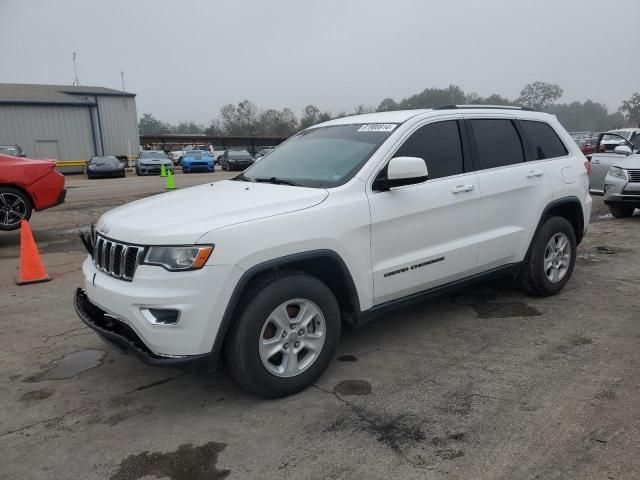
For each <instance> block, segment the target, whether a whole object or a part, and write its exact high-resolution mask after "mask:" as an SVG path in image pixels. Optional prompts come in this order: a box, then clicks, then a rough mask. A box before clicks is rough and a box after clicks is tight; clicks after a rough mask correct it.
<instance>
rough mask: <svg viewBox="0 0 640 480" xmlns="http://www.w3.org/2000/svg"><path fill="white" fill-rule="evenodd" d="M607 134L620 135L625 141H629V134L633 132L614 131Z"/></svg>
mask: <svg viewBox="0 0 640 480" xmlns="http://www.w3.org/2000/svg"><path fill="white" fill-rule="evenodd" d="M608 133H615V134H616V135H620V136H621V137H624V138H625V139H626V140H629V137H631V134H632V133H633V132H627V131H625V130H614V131H613V132H608Z"/></svg>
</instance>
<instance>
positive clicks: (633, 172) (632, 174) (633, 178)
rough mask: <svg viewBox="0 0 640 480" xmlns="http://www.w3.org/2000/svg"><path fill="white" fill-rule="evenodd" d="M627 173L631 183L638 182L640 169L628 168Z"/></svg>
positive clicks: (639, 180)
mask: <svg viewBox="0 0 640 480" xmlns="http://www.w3.org/2000/svg"><path fill="white" fill-rule="evenodd" d="M627 173H628V174H629V181H630V182H631V183H640V169H630V170H627Z"/></svg>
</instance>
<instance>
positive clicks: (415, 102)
mask: <svg viewBox="0 0 640 480" xmlns="http://www.w3.org/2000/svg"><path fill="white" fill-rule="evenodd" d="M465 102H466V97H465V94H464V92H463V91H462V89H461V88H460V87H458V86H457V85H449V86H448V87H447V88H425V89H424V90H423V91H422V92H420V93H418V94H416V95H412V96H410V97H409V98H405V99H403V100H402V101H401V102H399V103H398V107H399V108H400V109H411V108H433V107H437V106H439V105H451V104H453V105H457V104H463V103H465Z"/></svg>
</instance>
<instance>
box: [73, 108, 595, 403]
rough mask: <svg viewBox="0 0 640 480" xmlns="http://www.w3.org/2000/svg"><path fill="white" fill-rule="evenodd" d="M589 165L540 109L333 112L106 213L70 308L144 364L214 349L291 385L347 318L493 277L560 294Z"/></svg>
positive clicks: (194, 360) (236, 364) (300, 383)
mask: <svg viewBox="0 0 640 480" xmlns="http://www.w3.org/2000/svg"><path fill="white" fill-rule="evenodd" d="M587 166H588V163H587V162H586V159H585V158H584V155H582V153H581V152H580V149H579V148H578V147H577V145H576V144H575V142H573V141H572V140H571V137H570V136H569V135H568V134H567V132H566V131H565V130H564V129H563V127H562V126H561V125H560V123H559V122H558V120H557V119H556V118H555V116H552V115H548V114H545V113H540V112H532V111H526V110H521V109H517V108H484V107H477V108H471V107H455V106H449V107H447V108H440V109H433V110H410V111H394V112H380V113H372V114H366V115H359V116H354V117H344V118H339V119H334V120H331V121H329V122H325V123H322V124H319V125H314V126H313V127H310V128H308V129H306V130H304V131H302V132H300V133H298V134H296V135H294V136H293V137H291V138H290V139H289V140H287V141H286V142H285V143H283V144H282V145H281V146H279V147H278V148H277V149H276V150H275V151H273V152H272V153H271V154H269V160H268V161H262V162H258V163H256V164H254V165H253V166H252V167H250V168H249V169H247V170H246V171H245V172H243V173H242V174H240V175H238V176H236V177H235V178H234V179H232V180H223V181H220V182H216V183H214V184H211V183H206V184H204V185H200V186H196V187H192V188H187V189H182V190H178V191H176V192H172V193H170V194H164V195H156V196H153V197H150V198H146V199H143V200H139V201H137V202H135V203H133V204H130V205H124V206H121V207H118V208H117V209H115V210H112V211H110V212H107V213H105V214H104V215H103V216H102V217H101V218H100V219H99V220H98V222H97V223H96V226H95V234H94V235H93V237H92V238H93V241H92V242H87V248H88V250H89V251H90V255H89V256H88V257H87V258H86V260H85V261H84V263H83V266H82V271H83V279H84V282H83V283H84V288H83V289H78V290H77V291H76V295H75V307H76V311H77V312H78V315H79V316H80V318H81V319H82V321H83V322H84V323H86V324H87V325H88V326H89V327H90V328H92V329H94V330H95V331H96V332H97V333H98V334H99V335H100V336H101V337H102V338H103V339H105V340H106V341H107V342H109V343H114V344H116V345H118V346H120V347H121V348H123V349H125V350H128V351H130V352H132V353H134V354H135V355H137V356H138V357H139V358H141V359H142V360H144V361H146V362H148V363H150V364H153V365H166V366H168V365H171V366H179V365H183V366H184V365H189V364H204V365H207V366H212V365H215V364H216V363H217V361H218V358H219V356H220V355H221V354H223V355H224V356H225V359H226V362H225V363H226V365H227V366H228V371H229V372H230V373H231V375H232V377H233V378H235V379H236V380H237V381H238V383H239V384H240V385H242V386H243V387H244V388H246V389H249V390H250V391H252V392H254V393H256V394H258V395H261V396H265V397H281V396H284V395H288V394H292V393H295V392H298V391H300V390H302V389H304V388H306V387H308V386H309V385H312V384H313V383H314V382H315V381H316V380H317V378H318V377H319V376H320V375H321V373H322V372H323V371H324V370H325V369H326V368H327V366H328V365H329V363H330V362H331V359H332V356H333V354H334V352H335V349H336V345H337V343H338V339H339V337H340V330H341V325H342V324H349V325H352V326H357V325H362V324H363V323H366V322H367V321H368V320H371V319H372V318H374V317H375V316H376V315H380V314H382V313H383V312H386V311H388V310H389V309H391V308H393V307H397V306H401V305H404V304H406V303H409V302H415V301H416V300H418V299H424V298H429V297H431V296H433V295H435V294H438V293H441V292H447V291H451V289H453V288H456V287H460V286H462V285H467V284H469V283H471V282H477V281H480V280H482V279H485V280H486V279H487V278H492V277H495V276H496V275H500V274H502V275H508V276H511V277H512V278H515V279H517V281H518V283H519V284H520V285H521V287H522V288H523V289H524V290H525V291H527V292H529V293H531V294H534V295H539V296H547V295H554V294H556V293H558V292H559V291H560V290H562V288H563V287H564V286H565V285H566V283H567V282H568V281H569V279H570V277H571V273H572V271H573V268H574V265H575V260H576V246H577V245H578V244H579V243H580V241H581V240H582V238H583V235H584V233H585V231H586V227H587V225H588V223H589V218H590V214H591V197H590V196H589V194H588V181H589V180H588V176H587V168H586V167H587ZM480 186H482V188H480ZM185 205H187V206H192V205H200V206H203V207H202V208H185ZM214 208H215V211H214V210H213V209H214ZM168 218H169V219H171V221H169V222H167V219H168ZM85 238H86V237H85ZM109 252H114V255H115V260H116V261H111V260H109V257H108V256H107V257H105V255H109ZM118 259H120V261H118Z"/></svg>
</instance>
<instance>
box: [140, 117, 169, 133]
mask: <svg viewBox="0 0 640 480" xmlns="http://www.w3.org/2000/svg"><path fill="white" fill-rule="evenodd" d="M171 130H172V127H171V125H169V124H168V123H164V122H161V121H160V120H158V119H157V118H156V117H154V116H153V115H152V114H151V113H145V114H143V115H142V118H141V119H140V121H139V122H138V132H139V134H140V135H161V134H163V133H169V132H171Z"/></svg>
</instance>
